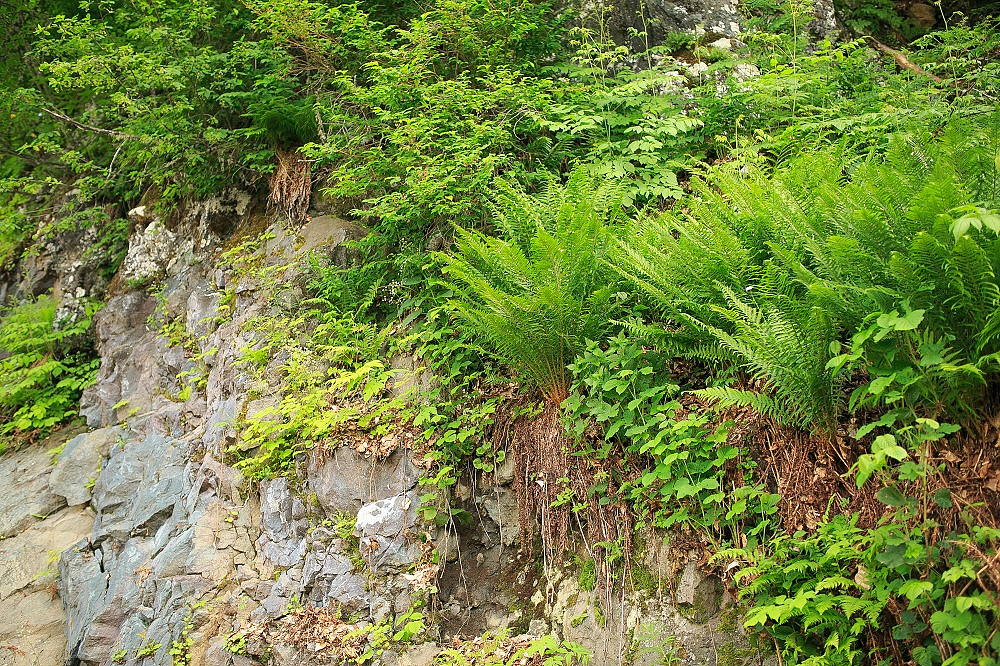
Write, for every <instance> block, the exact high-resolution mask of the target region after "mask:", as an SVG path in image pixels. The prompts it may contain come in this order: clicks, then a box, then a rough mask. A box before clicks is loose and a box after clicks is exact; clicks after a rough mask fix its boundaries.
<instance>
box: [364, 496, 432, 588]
mask: <svg viewBox="0 0 1000 666" xmlns="http://www.w3.org/2000/svg"><path fill="white" fill-rule="evenodd" d="M419 505H420V497H419V496H418V495H417V494H416V493H414V492H409V493H406V494H405V495H397V496H396V497H390V498H388V499H384V500H379V501H378V502H372V503H371V504H366V505H365V506H363V507H361V510H360V511H359V512H358V517H357V520H356V521H355V524H354V535H355V536H357V537H360V538H361V554H362V556H363V557H365V559H366V560H367V561H368V564H369V566H370V567H371V568H372V570H374V571H384V572H389V571H399V570H401V569H403V568H405V567H407V566H409V565H410V564H413V563H414V562H416V561H417V559H418V558H419V557H420V548H419V547H418V546H417V544H416V543H414V542H413V537H414V536H415V535H413V534H412V528H413V526H414V525H415V524H416V522H417V508H418V506H419Z"/></svg>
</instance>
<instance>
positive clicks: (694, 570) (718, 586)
mask: <svg viewBox="0 0 1000 666" xmlns="http://www.w3.org/2000/svg"><path fill="white" fill-rule="evenodd" d="M723 592H724V589H723V587H722V582H721V581H720V580H719V579H718V578H716V577H715V576H710V575H707V574H705V573H704V572H703V571H701V570H700V569H699V568H698V566H697V565H696V564H695V563H694V562H688V563H687V564H686V565H685V567H684V573H682V574H681V579H680V582H679V583H678V584H677V595H676V596H677V603H678V604H679V605H681V606H683V607H687V608H688V609H689V613H690V617H691V619H692V620H694V621H695V622H699V623H700V622H705V621H706V620H708V619H709V618H711V617H713V616H715V615H717V614H718V612H719V609H720V607H721V603H722V594H723Z"/></svg>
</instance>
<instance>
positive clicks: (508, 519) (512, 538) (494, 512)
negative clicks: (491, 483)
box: [482, 488, 521, 546]
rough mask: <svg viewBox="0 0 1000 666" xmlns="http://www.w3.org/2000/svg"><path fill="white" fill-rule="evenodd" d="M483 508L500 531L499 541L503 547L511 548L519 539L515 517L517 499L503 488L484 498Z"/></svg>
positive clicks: (519, 534)
mask: <svg viewBox="0 0 1000 666" xmlns="http://www.w3.org/2000/svg"><path fill="white" fill-rule="evenodd" d="M482 502H483V507H484V508H485V509H486V513H487V514H488V515H489V517H490V518H491V519H493V522H494V523H496V524H497V527H498V528H499V530H500V540H501V542H503V545H505V546H513V545H514V544H515V543H517V541H518V539H520V537H521V528H520V526H519V523H518V516H517V499H516V498H515V497H514V493H512V492H511V491H509V490H505V489H503V488H497V489H496V491H495V492H493V493H490V494H489V495H487V496H485V497H484V498H483V500H482Z"/></svg>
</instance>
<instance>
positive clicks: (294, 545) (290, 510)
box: [257, 477, 309, 567]
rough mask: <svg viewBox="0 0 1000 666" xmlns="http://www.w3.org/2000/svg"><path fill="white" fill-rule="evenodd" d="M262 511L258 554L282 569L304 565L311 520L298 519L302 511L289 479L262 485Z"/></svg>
mask: <svg viewBox="0 0 1000 666" xmlns="http://www.w3.org/2000/svg"><path fill="white" fill-rule="evenodd" d="M260 510H261V525H262V527H263V533H262V534H261V535H260V538H259V539H258V540H257V550H258V552H260V553H261V554H262V555H263V556H264V557H265V558H266V559H267V560H269V561H270V562H271V563H272V564H273V565H274V566H278V567H290V566H294V565H295V564H297V563H299V562H301V561H302V558H303V557H305V554H306V540H305V538H304V537H305V534H306V531H307V530H308V529H309V521H308V520H306V519H305V518H304V517H298V518H296V517H295V514H297V513H298V514H301V513H302V511H301V510H299V511H296V503H295V498H293V497H292V493H291V491H290V490H289V489H288V479H286V478H284V477H280V478H277V479H272V480H270V481H264V482H262V483H261V497H260Z"/></svg>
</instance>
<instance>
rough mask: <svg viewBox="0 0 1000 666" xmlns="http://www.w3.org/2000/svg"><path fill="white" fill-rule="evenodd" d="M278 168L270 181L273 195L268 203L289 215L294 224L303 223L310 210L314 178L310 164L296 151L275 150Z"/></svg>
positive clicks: (268, 199) (269, 196)
mask: <svg viewBox="0 0 1000 666" xmlns="http://www.w3.org/2000/svg"><path fill="white" fill-rule="evenodd" d="M274 156H275V157H276V158H277V160H278V166H277V167H276V168H275V170H274V173H272V174H271V178H270V179H269V180H268V185H270V188H271V193H270V194H269V195H268V197H267V203H268V204H269V205H271V206H272V207H274V208H275V209H276V210H278V211H279V212H280V213H282V214H284V215H287V216H288V218H289V219H290V220H291V221H293V222H296V223H298V222H302V221H303V220H304V219H305V217H306V211H307V210H308V209H309V195H310V193H311V192H312V177H311V175H310V168H309V162H307V161H306V160H305V159H303V157H302V154H301V153H300V152H299V151H298V150H297V149H296V150H280V149H279V150H275V151H274Z"/></svg>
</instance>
